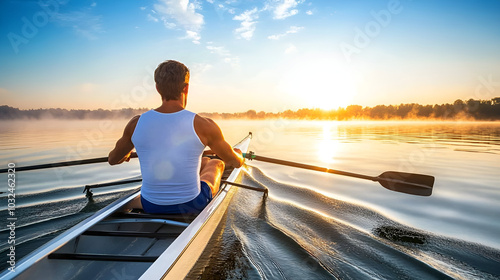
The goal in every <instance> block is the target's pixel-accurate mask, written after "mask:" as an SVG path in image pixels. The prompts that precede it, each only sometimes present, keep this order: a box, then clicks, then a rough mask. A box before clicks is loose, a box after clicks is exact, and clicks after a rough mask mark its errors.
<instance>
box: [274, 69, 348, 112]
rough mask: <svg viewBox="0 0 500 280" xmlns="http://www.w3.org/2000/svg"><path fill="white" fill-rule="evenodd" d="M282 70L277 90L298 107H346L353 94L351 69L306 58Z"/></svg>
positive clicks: (327, 108)
mask: <svg viewBox="0 0 500 280" xmlns="http://www.w3.org/2000/svg"><path fill="white" fill-rule="evenodd" d="M283 73H284V74H283V78H282V80H281V82H280V85H279V88H280V90H281V91H283V92H284V94H285V95H286V96H287V98H288V99H289V100H290V102H294V101H295V102H296V104H297V105H299V106H301V108H320V109H323V110H331V109H337V108H339V107H347V106H349V105H351V104H352V102H353V99H354V96H355V95H356V84H355V80H354V79H353V75H352V71H351V70H350V69H349V68H347V67H343V66H341V65H338V64H335V63H331V62H328V61H322V62H321V63H319V62H318V60H306V61H303V62H300V63H296V64H295V65H294V66H293V67H291V68H290V69H288V70H286V71H284V72H283Z"/></svg>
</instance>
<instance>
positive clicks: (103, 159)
mask: <svg viewBox="0 0 500 280" xmlns="http://www.w3.org/2000/svg"><path fill="white" fill-rule="evenodd" d="M136 157H137V154H136V153H131V154H130V158H136ZM101 162H108V157H100V158H89V159H79V160H71V161H62V162H54V163H45V164H38V165H30V166H21V167H16V172H18V171H28V170H38V169H46V168H55V167H65V166H73V165H82V164H91V163H101ZM9 169H11V168H5V169H0V173H7V172H8V170H9Z"/></svg>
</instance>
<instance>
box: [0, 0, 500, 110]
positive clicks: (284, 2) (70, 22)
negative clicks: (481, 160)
mask: <svg viewBox="0 0 500 280" xmlns="http://www.w3.org/2000/svg"><path fill="white" fill-rule="evenodd" d="M499 15H500V1H498V0H489V1H480V2H479V1H469V0H463V1H452V0H446V1H444V0H443V1H432V0H413V1H410V0H400V1H397V0H388V1H368V0H365V1H362V0H359V1H353V0H351V1H346V0H338V1H313V0H268V1H236V0H227V1H219V0H206V1H188V0H152V1H99V0H96V1H76V0H73V1H70V0H40V1H8V0H6V1H1V3H0V34H1V40H0V62H1V64H0V71H1V75H0V98H1V99H0V105H2V104H6V105H10V106H14V107H19V108H23V109H29V108H50V107H60V108H68V109H97V108H105V109H113V108H122V107H136V108H139V107H155V106H158V105H159V103H160V98H159V95H158V93H156V91H155V89H154V84H153V78H152V72H153V71H154V69H155V68H156V66H157V65H158V64H159V63H160V62H161V61H163V60H166V59H176V60H179V61H181V62H183V63H185V64H186V65H187V66H188V67H189V68H190V69H191V74H192V78H191V85H190V95H189V100H188V109H191V110H193V111H195V112H214V111H218V112H238V111H246V110H249V109H255V110H257V111H260V110H264V111H274V112H276V111H282V110H285V109H298V108H304V107H309V108H312V107H318V108H324V109H330V108H337V107H338V106H346V105H348V104H359V105H363V106H373V105H378V104H399V103H413V102H415V103H421V104H434V103H447V102H453V101H454V100H455V99H458V98H460V99H469V98H474V99H491V98H493V97H496V96H500V67H498V65H500V16H499Z"/></svg>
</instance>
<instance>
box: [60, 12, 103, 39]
mask: <svg viewBox="0 0 500 280" xmlns="http://www.w3.org/2000/svg"><path fill="white" fill-rule="evenodd" d="M52 20H53V21H54V22H56V23H57V24H59V25H61V26H67V27H71V28H73V30H74V31H75V33H77V34H78V35H80V36H83V37H85V38H87V39H89V40H95V39H97V38H98V34H100V33H103V32H104V31H103V29H102V25H101V16H96V15H93V14H91V12H90V11H88V10H85V11H73V12H68V13H54V14H53V15H52Z"/></svg>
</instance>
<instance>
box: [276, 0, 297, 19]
mask: <svg viewBox="0 0 500 280" xmlns="http://www.w3.org/2000/svg"><path fill="white" fill-rule="evenodd" d="M301 3H304V0H298V1H297V0H277V1H274V2H273V3H271V7H272V10H273V13H274V16H273V18H274V19H285V18H287V17H291V16H293V15H296V14H298V13H299V10H298V9H296V8H297V6H298V5H299V4H301Z"/></svg>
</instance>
